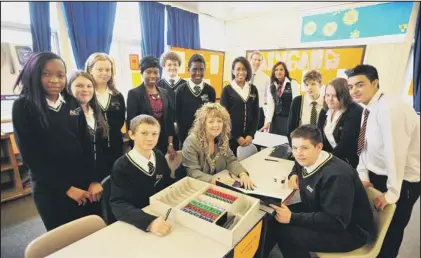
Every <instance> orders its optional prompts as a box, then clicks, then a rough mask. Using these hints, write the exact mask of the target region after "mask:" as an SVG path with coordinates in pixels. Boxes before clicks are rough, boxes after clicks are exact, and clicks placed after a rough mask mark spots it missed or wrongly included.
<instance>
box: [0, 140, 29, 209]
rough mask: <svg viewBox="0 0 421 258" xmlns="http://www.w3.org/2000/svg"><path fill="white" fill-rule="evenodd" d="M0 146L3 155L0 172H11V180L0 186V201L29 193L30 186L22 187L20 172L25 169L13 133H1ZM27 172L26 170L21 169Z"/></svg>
mask: <svg viewBox="0 0 421 258" xmlns="http://www.w3.org/2000/svg"><path fill="white" fill-rule="evenodd" d="M1 148H2V151H3V152H4V156H3V157H2V158H1V173H11V175H12V176H11V179H12V180H11V182H10V183H9V184H8V185H7V186H4V185H3V184H2V187H1V202H5V201H10V200H13V199H16V198H20V197H23V196H26V195H28V194H30V193H31V188H30V187H24V185H23V183H22V177H21V172H20V171H23V170H25V168H24V166H23V163H22V161H21V160H20V158H18V156H19V150H18V148H17V146H16V143H15V140H14V135H13V134H2V135H1ZM23 172H27V171H23Z"/></svg>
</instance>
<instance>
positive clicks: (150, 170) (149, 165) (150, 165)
mask: <svg viewBox="0 0 421 258" xmlns="http://www.w3.org/2000/svg"><path fill="white" fill-rule="evenodd" d="M148 167H149V174H153V172H155V167H154V165H153V164H152V162H150V161H149V162H148Z"/></svg>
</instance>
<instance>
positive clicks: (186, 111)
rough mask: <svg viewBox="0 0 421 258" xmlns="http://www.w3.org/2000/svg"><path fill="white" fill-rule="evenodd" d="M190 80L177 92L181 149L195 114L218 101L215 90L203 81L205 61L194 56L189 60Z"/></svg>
mask: <svg viewBox="0 0 421 258" xmlns="http://www.w3.org/2000/svg"><path fill="white" fill-rule="evenodd" d="M188 66H189V73H190V79H189V80H188V81H187V82H186V83H184V84H183V85H181V86H180V87H179V88H178V89H177V91H176V100H175V110H176V115H175V118H176V121H177V125H178V128H179V136H180V148H181V147H182V146H183V143H184V141H185V140H186V138H187V136H188V132H189V130H190V128H191V127H192V125H193V121H194V114H195V113H196V110H198V109H199V108H200V107H201V106H202V105H203V104H205V103H207V102H215V101H216V93H215V89H214V88H213V87H212V86H210V85H209V84H207V83H206V82H204V81H203V76H204V75H205V70H206V63H205V59H203V57H202V56H201V55H199V54H194V55H192V56H191V57H190V59H189V63H188Z"/></svg>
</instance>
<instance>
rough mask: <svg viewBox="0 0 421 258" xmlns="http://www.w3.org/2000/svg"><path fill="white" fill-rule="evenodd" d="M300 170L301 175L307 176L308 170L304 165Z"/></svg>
mask: <svg viewBox="0 0 421 258" xmlns="http://www.w3.org/2000/svg"><path fill="white" fill-rule="evenodd" d="M301 172H302V173H303V176H307V174H308V171H307V169H306V168H305V167H303V169H302V170H301Z"/></svg>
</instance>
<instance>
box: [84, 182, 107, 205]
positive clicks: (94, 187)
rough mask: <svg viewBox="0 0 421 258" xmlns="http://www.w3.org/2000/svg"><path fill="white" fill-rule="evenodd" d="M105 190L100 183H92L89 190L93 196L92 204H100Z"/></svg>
mask: <svg viewBox="0 0 421 258" xmlns="http://www.w3.org/2000/svg"><path fill="white" fill-rule="evenodd" d="M103 190H104V189H103V188H102V185H101V184H100V183H98V182H92V183H91V184H90V185H89V188H88V192H90V193H91V195H92V199H91V202H98V201H99V200H100V199H101V195H102V191H103Z"/></svg>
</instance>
